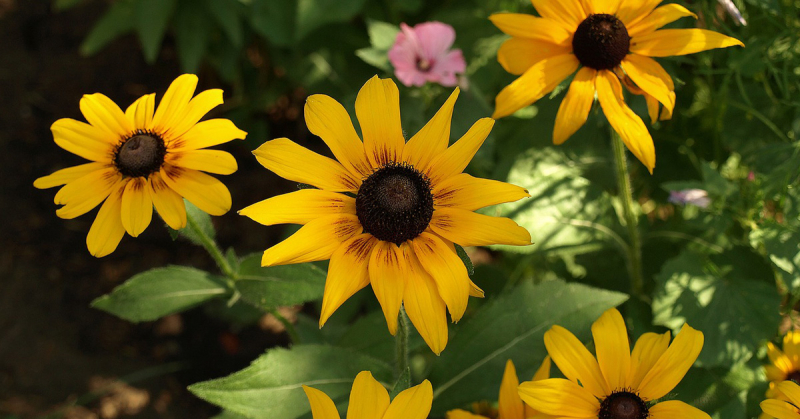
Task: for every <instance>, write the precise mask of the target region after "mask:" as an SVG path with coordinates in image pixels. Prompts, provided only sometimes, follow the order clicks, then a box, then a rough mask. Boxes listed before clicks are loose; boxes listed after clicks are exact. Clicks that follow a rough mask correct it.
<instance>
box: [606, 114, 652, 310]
mask: <svg viewBox="0 0 800 419" xmlns="http://www.w3.org/2000/svg"><path fill="white" fill-rule="evenodd" d="M611 143H612V146H613V148H614V163H615V166H616V172H617V188H618V189H619V195H620V198H622V209H623V212H624V216H625V226H626V227H627V228H628V258H627V259H628V276H629V277H630V279H631V292H632V294H633V295H635V296H640V297H641V296H643V282H644V281H643V279H642V238H641V235H640V234H639V219H638V217H637V216H636V214H635V213H634V211H633V188H632V187H631V175H630V173H629V172H628V160H627V158H626V156H625V144H623V143H622V139H621V138H620V137H619V134H617V132H616V131H614V130H613V129H611Z"/></svg>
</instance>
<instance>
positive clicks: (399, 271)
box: [369, 241, 408, 335]
mask: <svg viewBox="0 0 800 419" xmlns="http://www.w3.org/2000/svg"><path fill="white" fill-rule="evenodd" d="M401 246H408V244H406V243H403V244H402V245H401ZM406 276H407V274H406V260H405V257H403V250H401V249H400V247H398V246H397V245H396V244H394V243H390V242H385V241H380V242H378V244H377V245H375V249H374V250H372V255H371V256H370V259H369V282H370V284H371V285H372V290H373V291H374V292H375V297H377V298H378V303H380V305H381V310H383V316H384V317H386V325H387V326H389V333H391V334H392V335H394V334H395V333H397V315H398V313H400V305H401V304H402V303H403V294H404V293H405V289H406Z"/></svg>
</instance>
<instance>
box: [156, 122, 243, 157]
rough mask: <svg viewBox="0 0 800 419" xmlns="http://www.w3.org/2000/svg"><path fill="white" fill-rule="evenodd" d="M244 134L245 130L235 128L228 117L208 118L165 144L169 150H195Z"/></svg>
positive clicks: (241, 136)
mask: <svg viewBox="0 0 800 419" xmlns="http://www.w3.org/2000/svg"><path fill="white" fill-rule="evenodd" d="M246 136H247V133H246V132H244V131H242V130H240V129H239V128H236V125H234V124H233V122H231V121H230V120H228V119H209V120H208V121H203V122H200V123H198V124H197V125H195V126H194V127H192V128H191V129H190V130H189V131H186V133H185V134H183V135H181V136H180V137H178V138H176V139H174V140H172V141H171V142H170V143H168V144H167V146H168V148H169V149H170V151H183V150H184V149H186V150H197V149H200V148H206V147H213V146H215V145H219V144H224V143H227V142H229V141H233V140H235V139H237V138H240V139H244V138H245V137H246Z"/></svg>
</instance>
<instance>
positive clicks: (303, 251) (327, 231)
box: [261, 214, 362, 266]
mask: <svg viewBox="0 0 800 419" xmlns="http://www.w3.org/2000/svg"><path fill="white" fill-rule="evenodd" d="M361 230H362V228H361V224H359V223H358V217H356V216H355V215H351V214H338V215H328V216H325V217H320V218H317V219H315V220H313V221H311V222H310V223H308V224H306V225H304V226H303V227H301V228H300V230H297V232H296V233H294V234H292V235H291V236H289V238H288V239H286V240H284V241H282V242H280V243H278V244H276V245H275V246H272V247H270V248H269V249H267V250H266V251H264V256H263V257H262V258H261V266H275V265H288V264H291V263H303V262H314V261H317V260H326V259H330V257H331V255H332V254H333V252H335V251H336V249H338V248H339V246H341V244H342V243H343V242H344V241H345V240H347V239H349V238H350V237H353V236H355V235H356V234H359V233H361Z"/></svg>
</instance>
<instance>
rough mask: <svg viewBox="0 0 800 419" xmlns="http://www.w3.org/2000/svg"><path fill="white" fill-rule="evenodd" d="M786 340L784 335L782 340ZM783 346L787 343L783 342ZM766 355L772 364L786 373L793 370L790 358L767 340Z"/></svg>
mask: <svg viewBox="0 0 800 419" xmlns="http://www.w3.org/2000/svg"><path fill="white" fill-rule="evenodd" d="M785 341H786V339H785V337H784V342H785ZM783 346H784V348H785V347H787V345H786V344H785V343H784V345H783ZM767 356H768V357H769V361H770V362H771V363H772V365H774V366H776V367H777V368H778V369H780V370H781V371H783V372H784V373H786V374H787V375H788V374H789V373H791V372H792V371H793V370H794V364H792V361H791V359H790V358H789V356H787V355H786V354H785V353H783V351H781V350H780V349H778V348H777V347H776V346H775V345H774V344H773V343H772V342H767Z"/></svg>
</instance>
